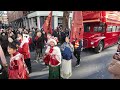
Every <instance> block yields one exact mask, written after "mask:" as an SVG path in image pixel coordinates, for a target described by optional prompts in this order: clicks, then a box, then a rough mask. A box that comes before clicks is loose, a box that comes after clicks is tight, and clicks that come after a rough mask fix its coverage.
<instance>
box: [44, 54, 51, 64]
mask: <svg viewBox="0 0 120 90" xmlns="http://www.w3.org/2000/svg"><path fill="white" fill-rule="evenodd" d="M49 60H50V55H46V54H45V55H44V57H43V61H44V62H45V64H49Z"/></svg>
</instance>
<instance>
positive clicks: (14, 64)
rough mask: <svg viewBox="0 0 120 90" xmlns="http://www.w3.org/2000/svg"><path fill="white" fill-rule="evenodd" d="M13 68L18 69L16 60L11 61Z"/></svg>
mask: <svg viewBox="0 0 120 90" xmlns="http://www.w3.org/2000/svg"><path fill="white" fill-rule="evenodd" d="M13 69H15V70H16V69H18V60H14V61H13Z"/></svg>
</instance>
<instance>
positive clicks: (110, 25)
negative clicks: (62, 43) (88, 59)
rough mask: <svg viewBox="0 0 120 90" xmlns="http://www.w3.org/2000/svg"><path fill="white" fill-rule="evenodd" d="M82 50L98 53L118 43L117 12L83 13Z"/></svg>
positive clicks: (119, 32)
mask: <svg viewBox="0 0 120 90" xmlns="http://www.w3.org/2000/svg"><path fill="white" fill-rule="evenodd" d="M82 14H83V23H84V39H83V46H84V48H94V49H95V52H97V53H99V52H101V51H102V50H103V49H104V48H106V47H109V46H111V45H113V44H115V43H117V42H119V41H120V12H119V11H83V12H82Z"/></svg>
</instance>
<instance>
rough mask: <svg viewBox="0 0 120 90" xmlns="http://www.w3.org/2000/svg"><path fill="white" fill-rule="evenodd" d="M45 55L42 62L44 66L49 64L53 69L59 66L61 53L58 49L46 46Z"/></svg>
mask: <svg viewBox="0 0 120 90" xmlns="http://www.w3.org/2000/svg"><path fill="white" fill-rule="evenodd" d="M45 53H46V54H45V56H44V58H43V60H44V62H45V63H46V64H49V65H50V66H52V67H55V66H58V65H60V64H61V52H60V49H59V47H57V46H55V47H50V46H48V47H47V49H46V51H45Z"/></svg>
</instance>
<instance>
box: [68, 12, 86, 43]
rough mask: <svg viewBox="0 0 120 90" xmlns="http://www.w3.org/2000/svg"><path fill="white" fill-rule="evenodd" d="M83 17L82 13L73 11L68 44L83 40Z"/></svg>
mask: <svg viewBox="0 0 120 90" xmlns="http://www.w3.org/2000/svg"><path fill="white" fill-rule="evenodd" d="M83 32H84V28H83V16H82V11H74V12H73V20H72V27H71V35H70V42H72V41H73V40H75V39H76V38H77V39H78V40H81V39H83Z"/></svg>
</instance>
